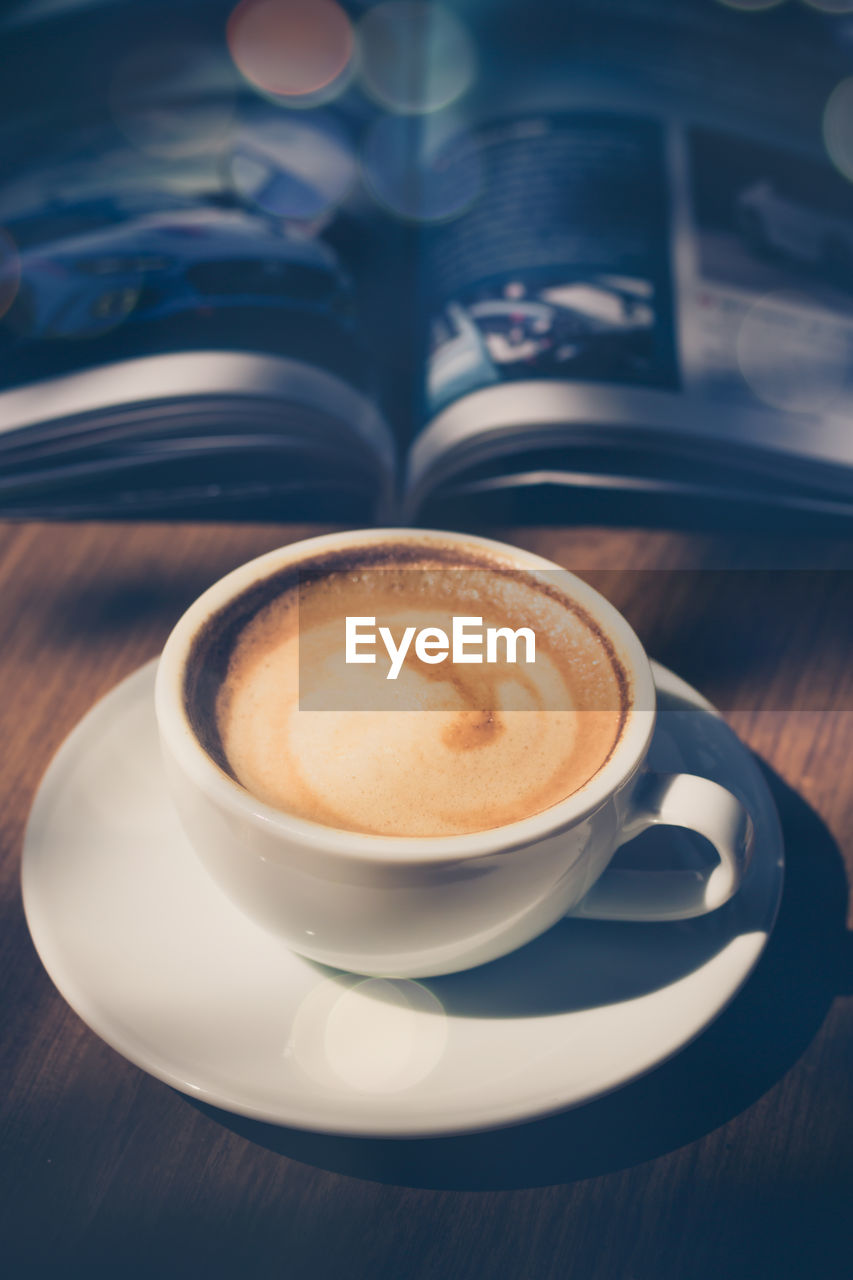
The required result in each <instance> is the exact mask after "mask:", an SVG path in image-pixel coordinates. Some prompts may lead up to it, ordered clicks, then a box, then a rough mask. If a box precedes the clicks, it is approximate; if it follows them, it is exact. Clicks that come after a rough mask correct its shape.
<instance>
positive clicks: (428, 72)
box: [358, 0, 476, 114]
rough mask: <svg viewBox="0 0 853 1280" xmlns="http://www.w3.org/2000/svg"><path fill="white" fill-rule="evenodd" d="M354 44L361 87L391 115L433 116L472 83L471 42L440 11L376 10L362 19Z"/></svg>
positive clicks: (409, 0)
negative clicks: (429, 114) (430, 113)
mask: <svg viewBox="0 0 853 1280" xmlns="http://www.w3.org/2000/svg"><path fill="white" fill-rule="evenodd" d="M358 38H359V58H360V69H361V75H362V79H363V81H364V84H365V87H366V89H367V90H368V92H369V93H370V94H371V95H372V96H373V97H374V98H376V99H377V100H378V101H379V102H381V103H382V105H383V106H385V107H389V108H390V109H391V110H392V111H399V112H403V113H413V114H419V113H423V112H428V111H437V110H439V109H440V108H441V107H446V106H448V105H449V104H450V103H451V102H453V101H454V100H455V99H456V98H458V97H460V96H461V94H463V93H464V92H465V91H466V89H468V88H469V87H470V85H471V82H472V80H473V79H474V74H475V70H476V56H475V52H474V45H473V43H472V41H471V38H470V36H469V35H468V32H467V31H466V30H465V28H464V27H463V25H462V23H461V22H460V21H459V19H458V18H456V17H455V16H454V15H453V14H452V13H449V12H448V10H447V9H443V8H441V6H439V5H434V4H427V3H423V2H421V0H399V2H395V3H390V4H381V5H378V6H377V7H376V8H375V9H371V10H370V11H369V12H368V13H367V14H366V15H365V16H364V18H362V20H361V22H360V23H359V28H358Z"/></svg>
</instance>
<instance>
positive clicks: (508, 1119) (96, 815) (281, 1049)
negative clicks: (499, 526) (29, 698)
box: [22, 663, 783, 1137]
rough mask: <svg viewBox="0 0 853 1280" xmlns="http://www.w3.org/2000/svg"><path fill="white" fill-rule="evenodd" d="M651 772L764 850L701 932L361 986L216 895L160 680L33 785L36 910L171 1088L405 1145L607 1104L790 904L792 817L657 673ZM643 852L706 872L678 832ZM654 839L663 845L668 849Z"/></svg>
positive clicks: (61, 953) (698, 709) (541, 947)
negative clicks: (687, 784)
mask: <svg viewBox="0 0 853 1280" xmlns="http://www.w3.org/2000/svg"><path fill="white" fill-rule="evenodd" d="M655 679H656V682H657V686H658V690H659V693H660V706H661V715H660V718H659V728H658V730H657V732H656V735H655V740H654V743H653V746H652V752H651V763H652V764H653V765H654V766H655V767H657V768H659V769H663V770H667V771H674V770H679V769H682V770H688V771H690V770H694V771H697V772H703V773H705V774H706V775H707V776H709V777H713V778H715V779H716V780H717V781H719V782H721V783H723V784H724V785H725V786H728V787H729V788H731V790H733V791H735V792H736V793H737V794H738V795H739V796H740V797H741V799H742V800H743V801H744V803H745V804H746V805H747V807H748V808H749V809H750V811H751V813H752V816H753V819H754V821H755V825H756V831H757V842H756V848H755V854H754V858H753V862H752V866H751V868H750V870H749V873H748V875H747V879H746V882H745V884H744V886H743V888H742V889H741V892H740V893H739V894H738V895H737V897H736V898H735V899H734V900H733V901H732V902H731V903H729V904H728V905H727V906H726V907H724V908H723V909H722V910H720V911H717V912H716V913H714V914H713V915H711V916H706V917H705V918H703V919H701V920H691V921H685V922H682V923H677V924H660V925H648V924H647V925H642V924H638V925H625V924H612V923H601V922H594V921H584V920H567V921H565V922H563V923H561V924H559V925H557V926H556V927H555V928H554V929H552V930H551V932H550V933H548V934H546V935H545V936H544V937H542V938H540V939H538V940H537V941H536V942H533V943H531V944H530V945H529V946H527V947H525V948H524V949H523V950H521V951H518V952H516V953H515V954H514V955H512V956H508V957H506V958H504V959H503V960H498V961H495V962H494V963H493V964H489V965H484V966H483V967H481V968H480V969H475V970H471V971H469V972H468V973H463V974H456V975H453V976H451V977H445V978H432V979H429V980H426V981H424V982H421V983H415V982H410V981H402V980H401V981H388V980H380V979H364V978H355V977H353V976H352V975H348V974H342V973H339V972H338V971H336V970H330V969H324V968H322V967H320V966H319V965H316V964H313V963H311V962H310V961H307V960H303V959H301V958H300V957H299V956H296V955H293V954H292V953H291V952H289V951H287V950H286V948H285V947H284V946H283V944H281V943H280V942H279V941H278V940H277V939H276V938H274V937H273V936H272V935H269V934H267V933H266V932H264V931H263V930H262V929H260V928H258V927H257V926H255V925H254V924H252V923H251V922H250V921H249V920H248V919H246V918H244V917H243V916H242V914H241V913H240V912H239V911H237V910H236V909H235V908H234V907H233V906H232V905H231V904H230V902H229V901H228V899H227V898H226V897H225V896H224V895H223V894H222V892H221V891H220V890H219V889H218V888H217V887H216V885H215V884H214V883H213V882H212V881H211V880H210V879H209V878H208V876H207V873H206V872H205V871H204V870H203V868H202V867H201V865H200V863H199V862H198V861H197V860H196V857H195V854H194V853H193V851H192V849H191V848H190V846H189V844H188V843H187V841H186V839H185V838H184V836H183V833H182V831H181V830H180V828H179V826H178V821H177V819H176V817H175V815H174V814H173V812H172V810H171V808H170V805H169V801H168V799H167V797H166V794H165V791H164V787H163V782H162V778H161V770H160V758H159V749H158V744H157V736H156V729H155V724H154V714H153V709H152V703H153V682H154V664H153V663H151V664H149V665H147V666H145V667H143V668H142V669H141V670H140V671H138V672H136V674H135V675H133V676H131V677H130V678H129V679H127V680H125V681H124V682H123V683H122V684H120V685H119V686H118V687H117V688H116V689H114V690H113V691H112V692H111V693H110V694H109V695H108V696H107V697H106V698H104V699H103V701H101V702H99V703H98V704H97V706H95V707H94V708H93V709H92V710H91V711H90V712H89V714H88V715H87V716H86V717H85V718H84V719H83V721H82V722H81V723H80V724H79V725H78V727H77V728H76V729H75V730H74V732H73V733H72V734H71V735H70V737H69V738H68V739H67V740H66V742H65V743H64V745H63V746H62V747H61V748H60V750H59V752H58V753H57V755H56V757H55V759H54V760H53V762H52V764H51V766H50V768H49V769H48V771H47V773H46V775H45V777H44V780H43V781H42V784H41V787H40V789H39V793H38V796H37V798H36V801H35V805H34V807H33V811H32V815H31V817H30V822H29V826H28V829H27V835H26V841H25V847H24V857H23V870H22V878H23V892H24V906H25V909H26V914H27V921H28V923H29V927H30V932H31V933H32V936H33V940H34V942H35V945H36V947H37V949H38V952H39V955H40V956H41V958H42V960H43V962H44V965H45V968H46V969H47V971H48V973H49V974H50V976H51V978H52V979H53V981H54V982H55V983H56V986H57V987H58V988H59V990H60V992H61V993H62V995H63V996H64V997H65V999H66V1000H67V1001H68V1003H69V1004H70V1005H71V1006H72V1008H74V1009H75V1010H76V1011H77V1013H78V1014H79V1015H80V1017H81V1018H83V1020H84V1021H85V1022H87V1023H88V1025H89V1026H90V1027H91V1028H92V1029H93V1030H94V1031H95V1032H97V1034H98V1035H99V1036H101V1037H102V1038H103V1039H104V1040H106V1042H107V1043H108V1044H110V1045H112V1047H113V1048H114V1049H117V1050H118V1052H119V1053H121V1054H123V1055H124V1056H125V1057H126V1058H129V1059H130V1061H131V1062H134V1063H136V1064H137V1065H138V1066H140V1067H142V1068H143V1069H144V1070H145V1071H148V1072H150V1073H151V1074H152V1075H154V1076H157V1077H158V1078H159V1079H161V1080H165V1081H166V1082H167V1083H168V1084H170V1085H173V1086H174V1087H175V1088H176V1089H180V1090H183V1091H184V1092H185V1093H188V1094H190V1095H191V1096H193V1097H196V1098H201V1099H204V1100H205V1101H207V1102H209V1103H212V1104H214V1105H216V1106H219V1107H224V1108H226V1109H227V1110H229V1111H234V1112H237V1113H240V1114H242V1115H247V1116H252V1117H255V1118H258V1119H262V1120H266V1121H271V1122H273V1123H276V1124H283V1125H292V1126H295V1127H297V1128H303V1129H311V1130H318V1131H323V1132H329V1133H340V1134H344V1133H345V1134H353V1135H372V1136H384V1137H389V1136H399V1137H403V1136H412V1135H436V1134H447V1133H461V1132H464V1131H468V1130H474V1129H484V1128H489V1127H492V1126H496V1125H504V1124H509V1123H512V1122H515V1121H520V1120H525V1119H528V1118H531V1117H534V1116H541V1115H544V1114H546V1113H549V1112H553V1111H558V1110H561V1109H563V1108H565V1107H570V1106H575V1105H577V1104H578V1103H582V1102H585V1101H587V1100H588V1099H591V1098H594V1097H596V1096H597V1095H599V1094H602V1093H605V1092H607V1091H608V1090H611V1089H615V1088H616V1087H617V1086H619V1085H622V1084H625V1083H626V1082H627V1081H629V1080H632V1079H633V1078H634V1077H636V1076H638V1075H640V1074H642V1073H643V1072H645V1071H649V1070H650V1069H651V1068H652V1067H654V1066H656V1065H657V1064H658V1063H660V1062H662V1061H663V1060H664V1059H665V1058H668V1057H669V1056H670V1055H671V1054H673V1053H675V1052H676V1051H677V1050H678V1049H680V1048H682V1047H683V1046H684V1045H685V1044H686V1043H687V1042H688V1041H689V1040H691V1039H692V1038H693V1037H694V1036H695V1035H697V1034H698V1033H699V1032H700V1031H701V1030H702V1029H703V1027H705V1026H706V1025H707V1024H708V1023H709V1022H710V1021H711V1020H712V1019H713V1018H715V1017H716V1016H717V1014H718V1013H720V1011H721V1010H722V1009H723V1007H724V1006H725V1005H726V1004H727V1003H728V1001H729V1000H731V998H732V996H733V995H734V994H735V992H736V991H737V990H738V988H739V987H740V986H741V984H742V983H743V981H744V980H745V979H746V977H747V976H748V974H749V973H750V971H751V970H752V968H753V966H754V965H755V963H756V961H757V960H758V957H759V955H760V954H761V951H762V950H763V948H764V946H765V943H766V942H767V938H768V935H769V933H770V930H771V928H772V926H773V921H774V919H775V915H776V910H777V907H778V903H779V898H780V894H781V888H782V876H783V858H782V838H781V832H780V828H779V821H778V817H777V815H776V810H775V808H774V805H773V801H772V799H771V797H770V793H769V791H768V789H767V787H766V785H765V782H764V780H763V778H762V775H761V773H760V771H759V769H758V767H757V765H756V763H755V761H754V760H753V758H752V756H751V755H750V753H749V752H748V751H747V749H746V748H745V747H744V746H743V745H742V744H741V743H740V742H739V741H738V739H737V738H736V737H735V735H734V734H733V733H732V732H731V730H730V729H729V728H728V727H727V726H726V725H725V724H724V723H723V722H722V720H720V719H719V717H718V716H717V715H716V713H715V712H714V711H713V710H712V709H711V708H710V707H709V706H708V704H707V703H706V702H704V700H703V699H702V698H701V697H700V696H699V695H698V694H697V693H696V692H695V691H694V690H692V689H691V688H690V687H689V686H688V685H686V684H685V683H684V682H683V681H682V680H679V679H678V677H676V676H674V675H672V674H671V673H670V672H668V671H666V670H665V669H663V668H661V667H656V668H655ZM641 839H642V845H641V844H640V843H639V842H637V843H636V844H635V845H634V846H626V850H625V852H626V853H627V852H628V850H631V849H633V856H634V858H635V859H636V858H637V856H642V857H647V858H654V857H655V856H656V855H660V856H664V855H665V857H666V859H667V861H668V862H669V863H670V864H671V861H672V858H673V854H674V853H675V854H677V856H678V857H680V858H683V859H684V860H685V861H688V860H691V859H695V858H696V857H697V856H699V855H698V852H697V850H698V846H697V845H695V844H694V843H693V841H694V840H695V837H692V836H688V835H687V834H686V833H681V832H675V831H673V830H672V829H659V830H658V832H655V833H654V834H653V835H652V834H651V833H650V834H649V835H647V836H643V837H642V838H641ZM655 841H657V846H655Z"/></svg>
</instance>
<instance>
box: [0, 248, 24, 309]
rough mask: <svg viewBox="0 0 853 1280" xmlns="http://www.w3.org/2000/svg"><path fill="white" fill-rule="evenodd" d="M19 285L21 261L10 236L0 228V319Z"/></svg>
mask: <svg viewBox="0 0 853 1280" xmlns="http://www.w3.org/2000/svg"><path fill="white" fill-rule="evenodd" d="M20 283H21V259H20V258H19V257H18V250H17V248H16V246H15V242H14V240H13V239H12V237H11V236H9V235H7V234H6V232H5V231H3V230H2V229H1V228H0V319H2V317H3V316H5V315H6V313H7V311H8V310H9V308H10V307H11V305H12V303H13V302H14V301H15V298H16V296H17V293H18V286H19V285H20Z"/></svg>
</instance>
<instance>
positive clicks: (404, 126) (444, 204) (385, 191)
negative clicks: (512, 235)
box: [361, 116, 484, 222]
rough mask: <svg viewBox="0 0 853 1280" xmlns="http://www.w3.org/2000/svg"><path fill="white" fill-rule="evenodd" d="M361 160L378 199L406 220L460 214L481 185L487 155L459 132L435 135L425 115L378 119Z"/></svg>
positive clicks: (432, 219) (470, 137)
mask: <svg viewBox="0 0 853 1280" xmlns="http://www.w3.org/2000/svg"><path fill="white" fill-rule="evenodd" d="M361 160H362V171H363V174H364V179H365V182H366V183H367V186H368V187H369V189H370V191H371V193H372V195H373V196H374V198H375V199H376V200H377V201H378V203H379V204H381V205H383V206H384V207H385V208H386V209H388V210H389V211H390V212H391V213H394V214H396V215H397V217H399V218H403V219H405V220H407V221H414V222H441V221H445V220H448V219H450V218H454V217H458V216H459V215H460V214H462V213H464V212H465V211H466V210H467V209H469V208H470V207H471V205H472V204H473V203H474V201H475V200H476V199H477V197H478V195H479V194H480V191H481V190H482V186H483V179H484V167H483V156H482V150H481V148H480V146H479V145H478V143H477V140H476V138H475V137H474V136H473V135H472V134H468V133H459V134H456V135H454V136H453V137H450V138H446V139H444V140H439V139H438V138H435V139H431V138H430V136H429V131H428V130H425V128H424V120H423V117H418V116H383V117H381V118H380V119H378V120H377V121H376V123H375V124H374V126H373V127H372V129H370V130H369V131H368V134H367V136H366V138H365V140H364V147H363V150H362V157H361Z"/></svg>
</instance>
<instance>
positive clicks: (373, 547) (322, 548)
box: [156, 529, 654, 860]
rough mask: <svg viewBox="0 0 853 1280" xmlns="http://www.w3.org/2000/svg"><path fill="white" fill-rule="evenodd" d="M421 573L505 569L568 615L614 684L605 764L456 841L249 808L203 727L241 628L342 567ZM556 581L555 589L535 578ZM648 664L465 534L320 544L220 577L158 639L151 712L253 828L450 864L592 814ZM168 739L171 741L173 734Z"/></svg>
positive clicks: (642, 722)
mask: <svg viewBox="0 0 853 1280" xmlns="http://www.w3.org/2000/svg"><path fill="white" fill-rule="evenodd" d="M407 559H408V560H409V562H410V563H411V564H412V566H413V567H415V566H417V567H421V566H422V565H423V562H424V561H425V560H427V561H429V562H430V564H429V567H438V568H444V567H446V568H448V569H457V568H458V569H464V568H466V567H471V568H477V569H487V570H488V569H496V570H501V569H502V570H507V569H509V570H512V571H513V572H515V573H519V572H520V573H522V574H523V575H524V576H525V577H527V578H528V580H529V581H530V582H531V583H532V584H534V585H535V586H536V588H537V589H539V590H546V591H548V593H549V594H551V595H552V596H553V597H554V598H555V599H557V601H558V603H560V604H561V605H563V606H564V607H566V608H569V609H571V610H572V611H574V612H575V613H576V615H577V616H578V617H579V618H580V620H581V622H582V623H583V624H584V625H585V626H586V627H588V628H589V629H590V630H591V631H592V632H593V633H594V635H595V638H596V639H597V640H598V641H599V643H600V644H601V645H602V647H603V648H604V649H605V651H606V652H607V655H608V658H609V660H610V661H611V663H612V665H613V669H614V672H615V673H616V675H617V680H618V682H619V684H620V699H621V715H620V722H619V728H618V732H617V735H616V740H615V743H614V746H613V747H612V749H611V752H610V755H609V756H608V758H607V759H606V761H605V762H604V764H602V765H601V766H600V767H599V768H598V770H597V771H596V772H595V773H594V774H593V776H592V777H591V778H590V779H588V781H587V782H586V783H585V784H584V785H583V786H582V787H580V788H578V789H577V790H576V791H574V792H572V793H571V794H570V795H569V796H566V797H565V798H564V799H563V800H561V801H558V802H557V803H556V804H554V805H551V806H550V807H548V808H547V809H544V810H541V811H540V812H538V813H535V814H531V815H529V816H527V817H525V818H522V819H520V820H519V821H517V822H514V823H511V824H505V825H503V826H499V827H490V828H485V829H484V830H483V831H478V832H472V833H467V834H464V835H449V836H394V835H376V834H368V833H363V832H357V831H351V830H349V829H347V828H343V827H334V826H327V825H324V824H322V823H319V822H315V821H313V820H311V819H308V818H302V817H297V816H296V815H294V814H290V813H288V812H287V811H285V810H281V809H276V808H273V807H271V806H269V805H267V804H265V803H264V802H262V801H260V800H258V799H257V798H256V797H255V796H254V795H252V793H251V792H249V791H247V790H246V789H245V788H244V787H243V786H242V784H241V783H240V782H239V781H238V780H237V779H236V778H235V777H234V775H233V773H232V771H231V768H230V765H229V763H228V760H227V758H226V756H225V752H224V750H223V748H222V743H221V741H220V739H219V733H218V728H217V727H216V718H215V701H216V692H217V691H218V689H219V688H220V687H221V682H222V680H223V679H224V677H225V673H226V672H227V669H228V661H229V658H230V653H231V650H232V649H233V645H234V643H235V642H236V639H237V637H238V636H239V635H240V634H241V632H242V630H243V628H244V627H245V626H246V624H247V622H248V621H249V620H250V619H251V618H252V617H253V616H254V615H255V614H256V613H257V612H258V610H259V609H261V608H263V607H264V605H265V604H266V603H267V602H268V601H269V600H272V599H273V598H274V597H276V596H278V595H280V594H281V593H282V592H284V591H286V590H288V589H291V588H292V587H294V586H296V585H297V584H299V583H304V582H305V581H306V575H310V576H316V577H317V578H318V579H319V578H321V577H323V576H325V575H327V574H329V573H332V572H341V571H342V570H345V569H347V568H352V569H354V568H355V567H356V566H358V568H359V569H363V568H371V567H377V568H382V567H385V566H386V565H387V564H389V563H390V562H392V561H393V564H394V566H395V567H400V564H401V561H403V562H405V561H406V560H407ZM543 572H547V573H551V574H554V573H555V572H557V573H559V574H560V575H561V583H562V582H563V581H565V586H564V587H562V588H561V589H557V588H555V587H553V585H551V584H549V583H548V581H547V578H545V579H543V577H542V576H540V575H542V574H543ZM653 697H654V694H653V682H652V677H651V671H650V669H649V666H648V660H647V658H646V655H645V653H644V651H643V649H642V647H641V645H640V642H639V640H638V639H637V637H636V636H635V635H634V633H633V631H632V630H631V628H630V626H629V625H628V623H627V622H626V621H625V619H624V618H622V616H621V614H619V613H618V612H617V611H616V610H615V609H614V608H613V606H612V605H610V604H609V603H608V602H607V601H606V600H605V599H604V597H602V596H600V595H599V594H598V593H597V592H596V591H595V590H594V589H593V588H591V587H589V586H587V584H586V583H584V582H583V581H582V580H581V579H578V578H575V577H574V575H572V574H571V573H570V572H569V571H568V570H566V569H563V568H561V566H559V565H556V564H553V563H551V562H550V561H548V560H545V559H543V558H542V557H539V556H535V555H533V554H532V553H530V552H527V551H523V550H521V549H519V548H515V547H511V546H509V545H507V544H504V543H500V542H495V541H492V540H490V539H485V538H478V537H475V536H474V535H470V536H469V535H464V534H453V533H444V532H438V531H425V530H405V529H386V530H368V531H363V532H350V533H345V534H327V535H321V536H320V537H318V538H312V539H309V540H307V541H304V542H300V543H292V544H290V545H289V546H287V547H283V548H280V549H279V550H277V551H273V552H269V553H267V554H266V555H263V556H260V557H258V558H257V559H256V560H253V561H250V562H248V563H247V564H245V565H243V566H241V567H240V568H238V569H236V570H234V571H233V572H232V573H230V574H228V575H226V577H224V578H222V579H220V580H219V581H218V582H217V583H215V584H214V585H213V586H212V587H211V588H209V590H208V591H206V592H205V593H204V594H203V595H202V596H201V597H200V598H199V599H198V600H197V601H196V602H195V604H194V605H192V606H190V608H189V609H188V610H187V612H186V613H185V614H184V616H183V617H182V618H181V619H180V620H179V622H178V623H177V625H176V627H175V629H174V631H173V632H172V635H171V636H170V637H169V640H168V642H167V645H166V648H165V649H164V651H163V655H162V657H161V660H160V667H159V670H158V678H157V699H156V700H157V713H158V720H159V721H160V725H161V729H162V730H163V732H164V734H165V736H166V737H167V740H168V741H169V744H170V746H171V747H172V749H173V750H174V751H175V752H176V753H177V754H178V756H179V758H180V759H181V762H182V763H183V764H184V766H185V767H187V768H189V769H190V771H191V772H192V774H193V776H194V778H195V780H196V782H197V783H199V784H200V785H201V786H202V787H203V789H204V790H205V791H207V792H208V793H213V794H214V795H215V798H217V799H218V800H219V801H220V802H225V803H227V804H229V806H236V807H237V808H238V809H239V810H240V811H241V812H242V813H244V814H248V815H249V816H250V817H252V818H253V819H254V820H256V821H260V822H263V823H264V824H265V825H269V824H270V823H272V824H274V825H276V826H278V827H281V828H283V829H284V831H286V832H287V833H289V834H290V835H292V836H294V837H296V838H299V839H301V840H302V841H303V842H307V843H310V844H312V845H316V846H329V847H331V848H333V849H334V851H335V852H341V850H342V848H343V847H344V846H347V847H349V848H351V849H352V851H353V852H362V853H368V852H369V853H370V854H372V855H376V854H381V853H383V852H384V853H386V854H388V855H394V854H395V853H396V854H402V855H412V854H414V855H415V856H416V857H417V858H418V860H421V859H423V858H427V859H428V858H429V856H430V851H431V850H432V851H433V855H432V856H434V857H436V858H442V857H459V856H464V855H466V854H468V855H470V854H472V853H477V852H488V851H491V850H493V849H495V848H505V847H507V845H508V844H522V843H527V842H529V841H531V840H533V839H537V838H541V837H542V835H545V834H548V833H549V832H551V831H556V830H558V829H559V828H561V827H565V826H568V825H571V824H572V823H573V822H574V821H577V820H578V819H579V818H581V817H583V816H584V815H585V814H586V813H588V812H591V811H592V810H593V809H594V808H596V807H598V805H599V804H601V803H602V802H603V801H604V800H605V799H606V798H607V796H608V795H609V794H610V792H612V791H613V790H614V789H615V788H616V787H618V786H619V785H620V783H621V781H623V780H624V779H625V778H627V777H629V776H630V775H631V773H632V772H634V770H635V769H636V768H637V767H638V765H639V763H640V761H641V760H642V757H643V755H644V754H645V748H646V746H647V744H648V741H649V739H650V737H651V732H652V728H653V723H654V701H653ZM175 729H176V730H177V732H173V730H175Z"/></svg>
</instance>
